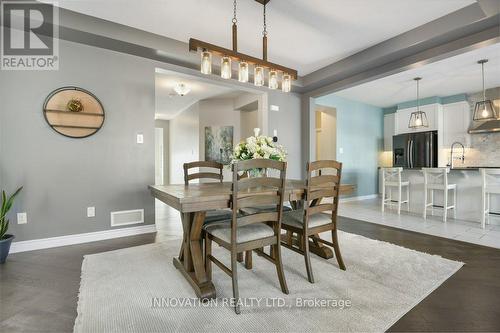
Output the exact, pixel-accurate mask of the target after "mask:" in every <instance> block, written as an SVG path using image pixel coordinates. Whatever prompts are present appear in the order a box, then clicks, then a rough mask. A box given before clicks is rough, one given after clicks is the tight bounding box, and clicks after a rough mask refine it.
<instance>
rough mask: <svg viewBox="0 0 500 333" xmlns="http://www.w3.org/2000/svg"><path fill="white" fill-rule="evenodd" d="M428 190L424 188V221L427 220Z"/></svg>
mask: <svg viewBox="0 0 500 333" xmlns="http://www.w3.org/2000/svg"><path fill="white" fill-rule="evenodd" d="M427 192H429V191H427V189H426V188H424V220H425V219H427Z"/></svg>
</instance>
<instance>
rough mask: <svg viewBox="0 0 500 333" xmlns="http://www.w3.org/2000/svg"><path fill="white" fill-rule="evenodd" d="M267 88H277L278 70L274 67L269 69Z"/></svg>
mask: <svg viewBox="0 0 500 333" xmlns="http://www.w3.org/2000/svg"><path fill="white" fill-rule="evenodd" d="M269 89H278V72H276V71H275V70H274V69H272V70H270V71H269Z"/></svg>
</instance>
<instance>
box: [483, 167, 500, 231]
mask: <svg viewBox="0 0 500 333" xmlns="http://www.w3.org/2000/svg"><path fill="white" fill-rule="evenodd" d="M480 170H481V179H482V200H481V201H482V205H481V207H482V212H483V214H482V216H481V227H482V228H483V229H484V228H485V225H486V222H488V224H490V196H491V194H500V169H480Z"/></svg>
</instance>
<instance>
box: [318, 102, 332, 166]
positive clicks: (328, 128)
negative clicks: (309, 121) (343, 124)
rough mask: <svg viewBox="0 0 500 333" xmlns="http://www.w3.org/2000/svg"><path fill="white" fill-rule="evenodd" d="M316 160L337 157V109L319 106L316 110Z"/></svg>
mask: <svg viewBox="0 0 500 333" xmlns="http://www.w3.org/2000/svg"><path fill="white" fill-rule="evenodd" d="M315 130H316V140H315V141H316V151H315V154H316V158H315V159H316V160H336V159H337V109H335V108H332V107H326V106H317V107H316V110H315Z"/></svg>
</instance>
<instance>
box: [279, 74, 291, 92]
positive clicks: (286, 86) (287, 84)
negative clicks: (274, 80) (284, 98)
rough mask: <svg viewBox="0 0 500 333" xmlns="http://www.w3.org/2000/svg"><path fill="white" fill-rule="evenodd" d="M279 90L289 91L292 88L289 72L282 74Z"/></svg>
mask: <svg viewBox="0 0 500 333" xmlns="http://www.w3.org/2000/svg"><path fill="white" fill-rule="evenodd" d="M281 90H282V91H283V92H290V90H292V78H291V77H290V75H289V74H283V79H282V82H281Z"/></svg>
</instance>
